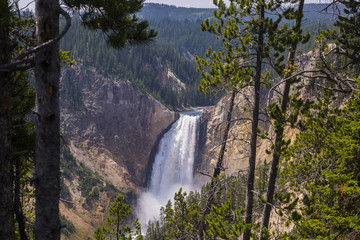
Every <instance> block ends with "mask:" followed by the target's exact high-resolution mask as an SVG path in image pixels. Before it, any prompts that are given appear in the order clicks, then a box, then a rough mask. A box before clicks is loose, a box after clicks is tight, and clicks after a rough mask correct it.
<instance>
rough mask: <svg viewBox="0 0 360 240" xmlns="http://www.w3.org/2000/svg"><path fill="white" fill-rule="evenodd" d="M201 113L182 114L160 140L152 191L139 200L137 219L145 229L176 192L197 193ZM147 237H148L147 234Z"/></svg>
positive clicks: (154, 167)
mask: <svg viewBox="0 0 360 240" xmlns="http://www.w3.org/2000/svg"><path fill="white" fill-rule="evenodd" d="M200 113H201V111H191V112H185V113H181V114H180V118H179V119H178V120H177V121H176V122H175V123H174V124H173V125H172V127H171V128H170V130H169V131H168V132H166V133H165V134H164V136H163V137H162V139H161V140H160V143H159V146H158V151H157V154H156V156H155V159H154V163H153V167H152V175H151V179H150V184H149V188H148V190H147V191H146V192H144V193H142V194H141V196H140V197H139V199H138V206H137V208H136V213H137V216H138V217H139V221H140V223H141V226H142V228H143V229H146V226H147V224H148V222H149V220H151V221H154V220H157V219H158V218H159V214H160V208H161V207H162V206H165V205H166V204H167V202H168V201H169V199H170V200H171V201H172V202H173V200H174V194H175V192H178V191H179V189H180V187H182V189H183V191H186V192H189V191H191V190H195V186H194V183H193V171H194V160H195V155H196V145H197V141H198V135H199V134H198V131H199V124H200ZM143 234H144V233H143Z"/></svg>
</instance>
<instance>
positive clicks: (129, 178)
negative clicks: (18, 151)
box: [61, 64, 178, 238]
mask: <svg viewBox="0 0 360 240" xmlns="http://www.w3.org/2000/svg"><path fill="white" fill-rule="evenodd" d="M177 117H178V116H177V114H176V113H174V112H171V111H169V110H168V109H167V108H166V107H165V106H163V105H162V104H161V103H160V102H159V101H157V100H156V99H154V98H153V97H151V96H150V95H148V94H140V93H139V92H137V91H136V90H135V89H134V88H133V87H132V86H131V84H130V83H129V82H126V81H122V80H120V79H115V78H109V77H104V76H103V75H102V74H101V73H99V72H97V71H95V70H93V69H89V68H86V67H84V66H82V65H81V64H76V65H75V66H73V67H64V68H63V70H62V80H61V130H62V135H63V138H64V141H65V143H66V144H65V145H67V147H68V148H69V150H70V152H71V155H72V156H73V158H74V159H75V160H74V161H76V162H77V163H76V164H77V165H76V164H75V165H74V164H73V165H74V166H77V167H79V166H80V167H81V168H83V169H86V171H87V172H89V173H88V174H87V176H88V175H94V176H93V177H92V178H89V179H95V180H94V181H95V182H96V181H100V180H101V181H100V182H102V183H99V184H98V185H99V186H98V188H97V190H96V191H95V190H94V189H93V188H90V190H87V192H88V193H87V194H88V195H89V196H85V194H84V191H85V190H83V189H82V187H81V186H82V185H81V181H83V182H84V184H83V185H86V184H88V185H91V184H93V183H92V182H87V181H86V180H84V179H82V178H83V177H82V176H78V175H79V174H73V175H74V176H75V177H73V178H72V179H71V178H70V179H69V178H66V176H65V179H64V184H65V185H66V186H65V188H67V192H68V193H69V194H68V198H70V200H71V201H70V202H71V203H72V204H66V206H65V205H64V204H62V213H63V214H64V215H65V217H67V218H68V219H72V220H73V221H75V222H73V224H74V225H75V228H76V229H77V230H78V232H80V233H81V234H80V235H78V236H77V237H81V238H82V237H85V236H89V235H88V234H90V233H91V234H92V232H93V231H92V230H93V227H94V226H96V225H97V224H101V223H102V220H104V217H105V212H106V211H105V209H107V208H108V206H109V204H110V202H111V198H113V197H114V196H111V194H110V195H109V194H107V195H108V196H106V194H105V193H106V192H109V189H108V188H112V187H111V186H114V187H115V188H116V189H117V190H119V191H120V192H122V193H124V194H126V196H127V198H128V199H129V200H130V201H131V200H133V199H134V196H135V195H136V194H137V193H138V192H139V189H140V188H141V187H144V186H145V184H146V172H147V169H148V167H149V166H148V164H149V163H148V160H149V156H150V153H151V150H152V148H153V147H154V144H155V143H156V141H157V139H158V138H159V137H160V136H161V135H162V133H163V132H164V130H165V129H166V128H168V126H169V125H171V124H172V123H173V122H174V121H175V120H176V119H177ZM68 155H69V154H68ZM64 171H66V170H64V169H63V172H64ZM71 171H73V170H71ZM85 175H86V174H85ZM96 179H98V180H96ZM106 188H107V190H106V191H105V189H106ZM98 189H100V193H98ZM101 189H102V190H101ZM110 192H113V195H116V190H113V191H110ZM84 196H85V198H86V199H84ZM92 196H95V198H96V200H97V201H92V199H91V197H92ZM68 200H69V199H68ZM65 203H66V202H65Z"/></svg>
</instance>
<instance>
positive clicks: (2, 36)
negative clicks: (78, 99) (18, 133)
mask: <svg viewBox="0 0 360 240" xmlns="http://www.w3.org/2000/svg"><path fill="white" fill-rule="evenodd" d="M0 9H1V13H0V65H3V64H8V63H9V62H10V39H9V18H10V9H9V3H8V1H7V0H0ZM11 105H12V97H11V80H10V71H8V70H4V71H0V224H1V226H0V239H14V238H15V236H14V233H15V231H14V226H15V225H14V206H13V171H12V169H13V168H12V149H11Z"/></svg>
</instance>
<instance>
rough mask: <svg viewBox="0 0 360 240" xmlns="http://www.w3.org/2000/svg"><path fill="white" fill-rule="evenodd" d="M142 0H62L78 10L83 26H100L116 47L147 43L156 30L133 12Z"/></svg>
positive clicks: (74, 9)
mask: <svg viewBox="0 0 360 240" xmlns="http://www.w3.org/2000/svg"><path fill="white" fill-rule="evenodd" d="M143 2H144V0H131V1H117V0H108V1H96V0H90V1H89V0H87V1H85V0H65V1H64V3H65V4H66V5H67V6H68V7H69V8H70V9H72V10H73V11H74V12H78V13H79V14H80V16H81V19H82V24H83V25H84V26H85V27H86V28H88V29H90V30H93V31H97V30H100V31H101V32H103V33H104V34H105V36H106V41H107V43H108V44H109V45H110V46H111V47H113V48H118V49H119V48H123V47H125V46H126V45H127V44H130V45H135V44H147V43H149V42H151V41H152V40H153V39H154V37H156V35H157V33H156V32H155V31H154V30H153V29H151V30H149V29H148V27H149V24H148V22H147V21H139V20H140V19H139V18H138V17H137V16H136V15H135V14H136V13H137V12H139V11H140V10H141V8H142V7H143Z"/></svg>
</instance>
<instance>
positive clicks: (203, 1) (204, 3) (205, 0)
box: [20, 0, 328, 9]
mask: <svg viewBox="0 0 360 240" xmlns="http://www.w3.org/2000/svg"><path fill="white" fill-rule="evenodd" d="M226 1H227V0H225V2H226ZM326 1H328V0H305V2H306V3H325V2H326ZM30 2H33V0H20V7H24V6H26V5H27V4H29V3H30ZM145 3H162V4H167V5H175V6H178V7H195V8H214V5H213V0H146V1H145ZM34 6H35V3H34V2H33V3H31V4H30V5H29V7H30V9H34Z"/></svg>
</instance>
